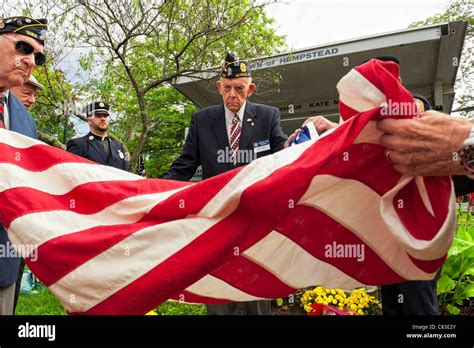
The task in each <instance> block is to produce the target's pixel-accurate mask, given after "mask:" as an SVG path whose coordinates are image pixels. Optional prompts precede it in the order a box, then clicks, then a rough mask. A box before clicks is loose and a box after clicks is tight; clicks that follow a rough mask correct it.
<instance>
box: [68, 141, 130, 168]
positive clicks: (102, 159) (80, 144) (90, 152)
mask: <svg viewBox="0 0 474 348" xmlns="http://www.w3.org/2000/svg"><path fill="white" fill-rule="evenodd" d="M100 142H101V140H98V139H97V138H96V137H94V135H93V134H92V133H91V132H89V134H87V135H85V136H83V137H80V138H75V139H71V140H69V141H68V142H67V145H66V147H67V151H69V152H71V153H73V154H75V155H78V156H81V157H84V158H87V159H89V160H91V161H93V162H96V163H99V164H104V165H106V166H110V167H114V168H118V169H123V170H128V162H127V159H126V158H125V154H126V152H125V148H124V147H123V145H122V144H121V143H119V142H118V141H116V140H112V139H110V138H109V143H110V156H109V157H108V158H107V156H106V154H105V151H104V148H103V146H102V144H101V143H100Z"/></svg>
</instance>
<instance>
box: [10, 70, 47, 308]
mask: <svg viewBox="0 0 474 348" xmlns="http://www.w3.org/2000/svg"><path fill="white" fill-rule="evenodd" d="M43 89H44V87H43V85H42V84H40V83H39V82H38V80H36V78H35V77H34V76H33V75H31V76H30V78H29V79H28V81H26V83H25V84H23V85H21V86H15V87H12V89H11V92H12V93H13V94H14V95H15V97H17V98H18V100H19V101H20V103H22V104H23V106H24V107H25V108H26V109H27V110H30V109H31V108H32V106H33V105H34V104H35V103H36V96H37V95H38V93H39V91H41V90H43ZM24 269H25V260H23V259H21V261H20V269H19V273H18V279H17V281H16V288H15V303H14V306H13V310H15V308H16V305H17V303H18V298H19V296H20V288H21V279H22V278H23V271H24Z"/></svg>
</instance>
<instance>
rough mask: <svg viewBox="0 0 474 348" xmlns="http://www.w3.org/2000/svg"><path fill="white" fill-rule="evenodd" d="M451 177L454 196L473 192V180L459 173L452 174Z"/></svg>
mask: <svg viewBox="0 0 474 348" xmlns="http://www.w3.org/2000/svg"><path fill="white" fill-rule="evenodd" d="M452 178H453V183H454V192H455V194H456V196H462V195H466V194H468V193H472V192H474V180H472V179H469V178H468V177H467V176H461V175H453V177H452Z"/></svg>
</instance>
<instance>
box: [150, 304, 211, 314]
mask: <svg viewBox="0 0 474 348" xmlns="http://www.w3.org/2000/svg"><path fill="white" fill-rule="evenodd" d="M155 312H156V313H157V314H158V315H206V314H207V310H206V306H205V305H195V304H187V303H180V302H171V301H170V302H166V303H163V304H162V305H161V306H159V307H157V308H156V309H155Z"/></svg>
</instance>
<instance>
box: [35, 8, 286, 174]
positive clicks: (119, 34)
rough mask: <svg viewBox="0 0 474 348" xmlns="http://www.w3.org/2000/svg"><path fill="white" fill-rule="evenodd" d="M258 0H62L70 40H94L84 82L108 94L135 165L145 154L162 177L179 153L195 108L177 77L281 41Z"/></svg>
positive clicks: (266, 50)
mask: <svg viewBox="0 0 474 348" xmlns="http://www.w3.org/2000/svg"><path fill="white" fill-rule="evenodd" d="M40 2H42V3H43V2H47V0H40ZM261 3H262V2H257V1H254V0H242V1H239V2H235V1H231V0H196V1H187V0H172V1H164V0H161V1H155V2H147V1H144V0H135V1H130V0H129V1H121V2H116V3H110V4H108V5H107V6H104V5H103V2H102V1H99V0H81V1H79V0H75V1H72V2H71V1H69V0H59V1H58V5H57V6H58V8H62V10H61V11H58V17H60V18H62V19H63V20H64V18H65V17H67V18H68V21H67V22H68V26H67V28H66V30H65V33H64V37H65V39H66V41H67V43H69V44H70V45H71V46H73V47H75V46H78V45H85V46H89V47H90V50H89V51H87V52H85V53H83V55H82V56H81V58H80V66H81V68H82V69H84V70H86V71H88V72H89V73H90V74H91V75H92V77H91V78H90V79H89V80H88V81H87V83H85V84H83V86H82V87H83V88H82V89H83V90H87V93H88V94H89V95H94V96H97V97H100V98H101V99H103V100H107V101H109V103H110V105H111V107H112V109H113V111H114V112H115V113H116V115H115V116H116V117H115V122H114V123H113V125H112V131H113V133H114V135H115V136H117V137H118V138H119V139H120V140H122V141H123V142H125V143H126V145H127V147H128V149H129V151H130V153H131V154H132V158H131V159H132V163H131V169H132V171H133V170H134V168H135V164H136V161H137V158H138V156H139V154H140V153H142V154H144V157H145V165H146V168H147V174H148V176H149V177H157V176H160V175H162V174H163V173H164V172H165V171H166V169H167V167H168V166H169V165H170V164H171V161H172V159H174V158H176V157H177V156H178V155H179V153H180V150H181V146H182V144H183V140H184V129H185V127H186V126H188V125H189V120H190V115H191V113H192V112H193V111H194V110H195V109H196V108H195V106H193V105H192V104H190V102H189V101H187V100H185V99H184V98H183V97H182V96H181V95H179V93H177V92H176V91H174V90H172V89H171V88H170V85H169V83H172V81H173V80H174V79H175V78H177V77H180V76H182V75H185V74H196V73H199V72H203V71H206V70H208V69H211V68H213V67H216V66H219V65H220V63H221V62H222V59H223V57H224V56H225V53H226V51H232V52H233V53H235V54H237V55H238V56H240V57H242V58H252V57H256V56H261V55H268V54H271V53H274V52H275V51H277V50H279V49H281V48H282V47H283V45H284V41H283V38H282V37H279V36H277V35H276V34H275V29H273V28H272V27H271V26H270V24H271V23H272V20H271V19H270V18H268V17H267V16H266V14H265V12H264V10H263V6H261ZM56 20H57V19H56ZM84 23H87V24H88V25H84ZM213 74H215V72H212V73H211V76H212V75H213ZM210 88H212V89H214V88H215V86H213V85H212V86H210ZM178 105H183V106H184V109H185V112H184V113H181V112H179V111H177V106H178Z"/></svg>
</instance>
